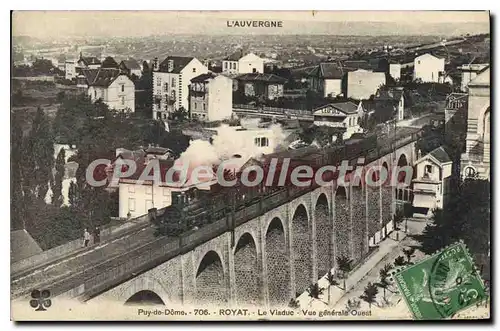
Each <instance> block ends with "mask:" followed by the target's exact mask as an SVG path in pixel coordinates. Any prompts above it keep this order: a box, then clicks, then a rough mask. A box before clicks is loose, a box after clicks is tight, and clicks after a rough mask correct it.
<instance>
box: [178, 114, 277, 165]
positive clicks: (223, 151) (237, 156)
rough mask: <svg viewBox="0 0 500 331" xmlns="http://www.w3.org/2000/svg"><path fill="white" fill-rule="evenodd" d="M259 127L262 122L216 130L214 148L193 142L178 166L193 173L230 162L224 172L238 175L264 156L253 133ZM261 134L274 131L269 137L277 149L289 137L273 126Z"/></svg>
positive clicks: (225, 126) (251, 122)
mask: <svg viewBox="0 0 500 331" xmlns="http://www.w3.org/2000/svg"><path fill="white" fill-rule="evenodd" d="M259 123H260V119H247V120H244V121H243V122H242V123H241V124H242V126H241V127H232V126H229V125H226V124H222V125H221V126H219V127H218V128H217V129H216V130H217V134H216V135H214V136H213V140H212V143H211V144H210V143H209V142H208V141H205V140H199V139H197V140H193V141H191V142H190V144H189V147H188V148H187V150H186V151H185V152H183V153H182V154H181V155H180V157H179V159H177V160H176V161H175V164H176V165H180V164H184V165H185V164H188V165H189V169H190V170H192V169H194V168H195V167H198V166H210V167H211V166H213V165H219V164H220V163H221V162H223V161H227V160H231V162H225V164H224V168H225V169H230V170H232V171H238V170H239V168H241V166H242V165H243V164H244V163H245V162H246V161H247V160H248V159H250V158H252V157H255V158H257V157H259V156H261V155H262V149H261V148H260V147H258V146H256V144H255V141H254V134H255V131H254V130H256V129H259ZM260 130H270V131H271V134H270V135H267V136H268V137H269V139H270V140H272V144H273V145H274V146H276V147H278V146H280V145H283V143H284V141H285V138H286V135H285V133H284V132H283V129H282V127H281V125H279V124H273V125H271V126H270V127H269V128H267V129H265V128H260ZM271 152H273V151H271Z"/></svg>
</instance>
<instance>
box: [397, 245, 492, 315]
mask: <svg viewBox="0 0 500 331" xmlns="http://www.w3.org/2000/svg"><path fill="white" fill-rule="evenodd" d="M394 280H395V282H396V284H397V285H398V287H399V289H400V292H401V294H402V295H403V297H404V299H405V301H406V303H407V305H408V308H409V309H410V311H411V313H412V314H413V316H414V318H415V319H418V320H435V319H446V318H450V317H452V316H453V315H454V314H456V313H457V312H459V311H461V310H464V309H466V308H468V307H471V306H472V305H475V304H477V303H478V302H481V301H483V300H485V298H486V296H487V293H486V289H485V286H484V283H483V281H482V279H481V277H480V276H479V273H478V272H477V270H476V268H475V266H474V263H473V262H472V259H471V257H470V255H469V253H468V250H467V247H466V246H465V244H464V243H462V242H458V243H456V244H453V245H451V246H448V247H447V248H445V249H444V250H442V251H440V252H438V253H436V254H434V255H432V256H431V257H429V258H427V259H425V260H422V261H420V262H419V263H417V264H415V265H413V266H411V267H409V268H406V269H404V270H401V271H398V272H396V273H395V274H394Z"/></svg>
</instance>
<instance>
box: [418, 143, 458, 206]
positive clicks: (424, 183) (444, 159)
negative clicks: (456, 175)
mask: <svg viewBox="0 0 500 331" xmlns="http://www.w3.org/2000/svg"><path fill="white" fill-rule="evenodd" d="M415 169H416V176H415V178H414V179H413V180H412V184H413V211H414V216H431V214H432V211H433V210H434V209H436V208H441V209H442V208H443V206H444V203H445V200H446V196H447V195H448V194H449V193H450V191H451V185H450V180H451V178H452V176H451V174H452V160H451V159H450V157H449V156H448V154H447V153H446V151H445V150H444V148H443V147H438V148H436V149H434V150H433V151H432V152H430V153H429V154H427V155H425V156H423V157H421V158H419V159H418V160H417V161H416V162H415Z"/></svg>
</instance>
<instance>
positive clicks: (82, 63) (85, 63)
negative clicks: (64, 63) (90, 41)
mask: <svg viewBox="0 0 500 331" xmlns="http://www.w3.org/2000/svg"><path fill="white" fill-rule="evenodd" d="M77 66H78V68H82V69H99V68H100V67H101V61H100V60H99V59H98V58H97V57H95V56H82V53H80V58H79V59H78V62H77Z"/></svg>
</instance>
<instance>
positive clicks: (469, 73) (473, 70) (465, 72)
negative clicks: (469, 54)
mask: <svg viewBox="0 0 500 331" xmlns="http://www.w3.org/2000/svg"><path fill="white" fill-rule="evenodd" d="M487 66H488V64H487V63H474V64H464V65H462V66H461V67H459V68H458V70H460V73H461V85H460V90H461V91H462V92H467V85H469V82H470V81H471V80H473V79H474V78H476V76H477V74H478V73H479V72H480V71H481V70H483V69H484V68H486V67H487Z"/></svg>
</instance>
